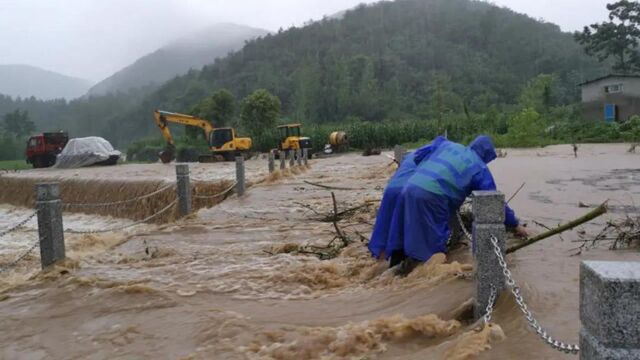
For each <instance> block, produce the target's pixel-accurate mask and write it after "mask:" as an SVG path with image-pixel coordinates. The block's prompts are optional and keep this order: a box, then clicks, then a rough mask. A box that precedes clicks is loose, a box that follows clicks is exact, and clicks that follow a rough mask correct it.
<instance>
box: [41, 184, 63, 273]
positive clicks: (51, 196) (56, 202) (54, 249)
mask: <svg viewBox="0 0 640 360" xmlns="http://www.w3.org/2000/svg"><path fill="white" fill-rule="evenodd" d="M36 210H37V211H38V235H39V237H40V262H41V264H42V268H43V269H44V268H45V267H47V266H49V265H53V264H54V263H56V262H57V261H60V260H63V259H64V258H65V249H64V227H63V225H62V202H61V201H60V187H59V185H58V183H48V184H38V185H36Z"/></svg>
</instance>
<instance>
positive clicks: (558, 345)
mask: <svg viewBox="0 0 640 360" xmlns="http://www.w3.org/2000/svg"><path fill="white" fill-rule="evenodd" d="M491 244H493V250H494V252H495V254H496V256H497V257H498V263H499V264H500V267H501V268H502V273H503V274H504V276H505V278H506V284H507V286H509V287H510V288H511V293H513V296H514V297H515V299H516V303H517V304H518V306H519V307H520V311H522V313H523V315H524V317H525V318H526V319H527V323H528V324H529V326H530V327H531V328H532V329H533V330H535V331H536V333H537V334H538V335H539V336H540V338H541V339H542V340H543V341H544V342H546V343H547V344H548V345H549V346H551V347H552V348H553V349H555V350H558V351H562V352H565V353H567V354H577V353H578V352H579V351H580V347H579V346H578V345H575V344H566V343H564V342H562V341H558V340H556V339H554V338H553V337H551V335H549V334H548V333H547V331H546V330H545V329H544V328H543V327H542V326H540V324H539V323H538V321H537V320H536V319H535V318H534V317H533V314H532V313H531V310H529V308H528V306H527V304H526V302H525V301H524V298H523V297H522V293H521V291H520V287H519V286H518V285H517V284H516V282H515V280H514V279H513V276H512V274H511V271H510V270H509V268H508V267H507V262H506V261H505V259H504V256H503V255H502V250H501V249H500V246H499V245H498V238H496V237H495V236H493V235H492V236H491Z"/></svg>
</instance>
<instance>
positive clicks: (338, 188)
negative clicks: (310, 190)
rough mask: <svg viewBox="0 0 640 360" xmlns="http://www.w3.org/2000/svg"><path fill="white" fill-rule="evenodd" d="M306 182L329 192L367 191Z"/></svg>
mask: <svg viewBox="0 0 640 360" xmlns="http://www.w3.org/2000/svg"><path fill="white" fill-rule="evenodd" d="M304 182H305V183H307V184H309V185H312V186H317V187H319V188H323V189H327V190H346V191H349V190H366V189H363V188H360V189H356V188H347V187H340V186H329V185H322V184H318V183H314V182H311V181H308V180H305V181H304Z"/></svg>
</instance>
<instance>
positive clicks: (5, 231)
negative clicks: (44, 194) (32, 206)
mask: <svg viewBox="0 0 640 360" xmlns="http://www.w3.org/2000/svg"><path fill="white" fill-rule="evenodd" d="M36 215H38V211H37V210H36V211H34V212H33V213H32V214H31V215H29V216H28V217H27V218H25V219H24V220H22V221H20V222H19V223H17V224H16V225H14V226H12V227H10V228H8V229H5V230H2V231H0V238H1V237H3V236H5V235H7V234H10V233H12V232H14V231H16V230H18V229H19V228H21V227H23V226H24V225H26V224H27V223H28V222H29V221H30V220H31V219H33V218H34V217H36Z"/></svg>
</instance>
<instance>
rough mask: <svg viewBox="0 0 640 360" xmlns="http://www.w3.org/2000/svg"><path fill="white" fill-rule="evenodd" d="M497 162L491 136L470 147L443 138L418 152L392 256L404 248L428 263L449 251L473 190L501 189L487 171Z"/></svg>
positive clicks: (394, 226)
mask: <svg viewBox="0 0 640 360" xmlns="http://www.w3.org/2000/svg"><path fill="white" fill-rule="evenodd" d="M495 158H496V152H495V149H494V147H493V144H492V142H491V139H490V138H489V137H487V136H480V137H478V138H477V139H476V140H474V141H473V142H472V143H471V144H470V145H469V146H468V147H465V146H463V145H460V144H457V143H454V142H451V141H448V140H446V139H444V138H441V137H439V138H436V139H435V140H434V142H433V143H432V148H430V149H428V150H427V149H425V150H424V151H423V150H422V149H420V150H418V151H416V154H415V159H414V160H415V163H416V165H417V168H416V170H415V173H414V175H413V176H411V178H409V179H408V181H407V184H406V185H405V186H404V188H403V189H402V192H401V194H400V196H399V198H398V201H397V203H396V206H395V209H394V213H393V216H392V220H391V226H390V229H389V234H390V235H389V241H388V243H387V248H386V251H387V254H390V253H391V252H392V251H395V250H401V249H402V250H404V253H405V255H407V256H410V257H412V258H414V259H416V260H419V261H427V260H429V258H431V256H432V255H433V254H436V253H440V252H443V253H444V252H447V248H446V243H447V239H448V238H449V231H450V230H449V218H450V217H451V216H453V215H455V213H456V211H458V209H459V208H460V206H461V205H462V203H463V202H464V200H465V199H466V198H467V197H468V196H469V195H470V194H471V192H472V191H476V190H496V184H495V182H494V180H493V176H492V175H491V171H490V170H489V168H488V167H487V164H488V163H489V162H491V161H493V160H494V159H495ZM505 215H506V220H505V225H507V226H517V225H518V219H517V218H516V216H515V213H514V212H513V210H511V208H509V207H508V206H506V207H505Z"/></svg>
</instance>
